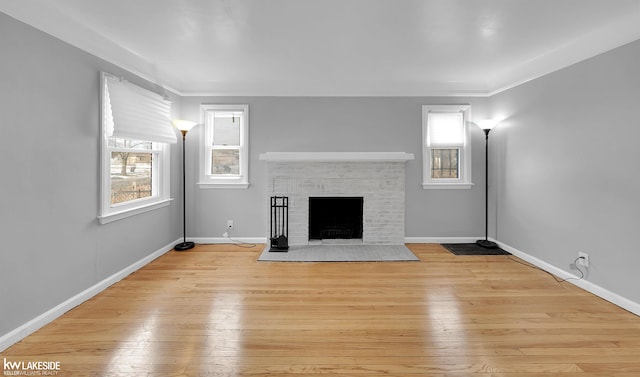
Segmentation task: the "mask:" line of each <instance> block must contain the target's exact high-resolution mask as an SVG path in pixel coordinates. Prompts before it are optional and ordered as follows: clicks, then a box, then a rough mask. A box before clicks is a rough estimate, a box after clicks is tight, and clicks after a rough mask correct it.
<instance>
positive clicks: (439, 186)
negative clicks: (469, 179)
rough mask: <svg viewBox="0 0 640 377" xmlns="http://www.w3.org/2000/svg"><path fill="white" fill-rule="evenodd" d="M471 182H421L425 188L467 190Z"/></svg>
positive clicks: (471, 185)
mask: <svg viewBox="0 0 640 377" xmlns="http://www.w3.org/2000/svg"><path fill="white" fill-rule="evenodd" d="M472 187H473V183H423V184H422V188H423V189H425V190H469V189H470V188H472Z"/></svg>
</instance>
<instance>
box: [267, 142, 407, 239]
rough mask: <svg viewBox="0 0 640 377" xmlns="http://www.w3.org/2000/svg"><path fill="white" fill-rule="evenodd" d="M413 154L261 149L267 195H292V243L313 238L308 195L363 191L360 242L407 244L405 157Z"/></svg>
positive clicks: (353, 194)
mask: <svg viewBox="0 0 640 377" xmlns="http://www.w3.org/2000/svg"><path fill="white" fill-rule="evenodd" d="M412 159H413V154H411V153H403V152H338V153H332V152H326V153H315V152H268V153H263V154H261V155H260V160H263V161H266V162H267V182H268V187H267V197H271V196H275V195H277V196H287V197H289V244H290V245H306V244H308V243H309V198H310V197H362V198H363V209H362V212H363V213H362V243H364V244H390V245H401V244H403V243H404V219H405V162H406V161H408V160H412ZM267 202H268V201H267ZM267 234H268V230H267Z"/></svg>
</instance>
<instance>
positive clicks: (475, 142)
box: [182, 97, 486, 237]
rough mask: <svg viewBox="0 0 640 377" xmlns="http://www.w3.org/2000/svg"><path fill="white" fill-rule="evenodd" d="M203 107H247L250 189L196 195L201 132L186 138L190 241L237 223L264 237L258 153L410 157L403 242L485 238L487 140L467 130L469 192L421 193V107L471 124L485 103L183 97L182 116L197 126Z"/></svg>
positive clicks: (243, 232)
mask: <svg viewBox="0 0 640 377" xmlns="http://www.w3.org/2000/svg"><path fill="white" fill-rule="evenodd" d="M201 103H209V104H215V103H221V104H222V103H239V104H249V119H250V125H249V127H250V130H249V134H250V136H249V138H250V140H249V143H250V146H249V153H250V168H249V169H250V171H249V175H250V177H249V180H250V183H251V186H250V188H249V189H247V190H206V189H199V188H197V187H196V185H195V182H196V179H197V177H198V170H197V169H198V164H197V159H198V139H199V135H200V131H201V128H200V127H197V128H195V129H194V130H193V131H192V132H191V133H190V134H189V135H188V136H187V154H188V155H187V161H188V163H189V170H188V177H187V182H188V187H187V193H188V197H187V208H188V221H187V224H188V227H189V230H188V231H187V232H188V234H189V235H190V236H192V237H221V234H222V233H223V232H224V231H225V227H226V220H229V219H232V220H234V226H235V231H234V232H232V234H231V235H232V236H236V237H266V236H267V235H266V234H265V229H268V223H267V221H268V219H267V215H266V214H267V206H268V200H267V194H266V182H265V180H266V163H265V162H263V161H259V160H258V156H259V154H260V153H264V152H274V151H286V152H290V151H293V152H300V151H314V152H334V151H358V152H359V151H373V152H379V151H386V152H410V153H413V154H414V155H415V160H413V161H409V162H407V166H406V168H407V170H406V175H407V179H406V188H407V189H406V231H405V233H406V236H407V237H465V236H472V237H475V236H480V235H482V234H483V233H484V135H483V133H482V131H481V130H480V129H478V128H477V127H473V128H472V151H473V161H474V163H473V181H474V183H476V186H475V187H474V188H472V189H470V190H424V189H422V186H421V183H422V170H421V169H422V152H421V138H422V126H421V117H422V107H421V106H422V105H426V104H460V103H470V104H471V105H472V117H474V119H478V118H480V119H481V118H483V117H485V116H486V99H484V98H461V97H451V98H443V97H437V98H435V97H390V98H385V97H346V98H341V97H185V98H183V99H182V112H183V115H184V116H185V117H187V118H188V119H192V120H198V119H199V106H200V104H201Z"/></svg>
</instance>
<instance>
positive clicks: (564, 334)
mask: <svg viewBox="0 0 640 377" xmlns="http://www.w3.org/2000/svg"><path fill="white" fill-rule="evenodd" d="M408 247H409V248H411V249H412V251H414V253H415V254H416V255H417V256H418V258H419V259H420V262H412V263H407V262H389V263H379V262H364V263H363V262H359V263H320V262H314V263H291V262H289V263H277V262H258V261H257V258H258V256H259V254H260V252H261V249H262V246H261V245H256V247H253V248H240V247H238V246H235V245H197V246H196V248H195V249H193V250H191V251H188V252H180V253H179V252H174V251H171V252H169V253H167V254H165V255H164V256H162V257H160V258H158V259H157V260H155V261H153V262H152V263H150V264H149V265H147V266H145V267H143V268H142V269H140V270H139V271H137V272H135V273H133V274H132V275H130V276H128V277H127V278H125V279H124V280H122V281H120V282H118V283H116V284H114V285H113V286H112V287H110V288H108V289H107V290H105V291H103V292H102V293H100V294H98V295H97V296H95V297H93V298H92V299H90V300H89V301H87V302H85V303H84V304H82V305H80V306H79V307H77V308H74V309H73V310H71V311H69V312H68V313H66V314H65V315H63V316H62V317H60V318H58V319H57V320H55V321H54V322H52V323H50V324H49V325H47V326H45V327H43V328H42V329H40V330H39V331H37V332H36V333H34V334H32V335H31V336H29V337H27V338H25V339H24V340H23V341H21V342H19V343H17V344H15V345H14V346H12V347H10V348H9V349H7V350H5V351H4V352H2V355H1V356H2V357H3V358H6V359H7V360H10V361H59V362H60V363H61V371H60V373H59V375H61V376H113V377H115V376H144V377H153V376H163V377H165V376H267V375H268V376H283V377H286V376H300V375H302V374H304V375H308V376H314V375H318V376H319V375H327V374H329V375H339V376H345V377H349V376H364V375H366V376H423V377H442V376H447V377H457V376H460V377H462V376H465V377H466V376H473V377H507V376H508V377H516V376H517V377H533V376H546V377H557V376H563V377H567V376H568V377H571V376H575V377H578V376H580V377H604V376H620V377H630V376H637V375H640V318H639V317H637V316H635V315H633V314H631V313H629V312H627V311H625V310H623V309H621V308H619V307H616V306H615V305H612V304H610V303H607V302H605V301H603V300H602V299H600V298H597V297H595V296H593V295H592V294H590V293H588V292H585V291H583V290H581V289H579V288H577V287H576V286H574V285H572V284H569V283H567V282H558V281H557V280H556V279H554V278H553V277H552V276H550V275H549V274H547V273H545V272H542V271H540V270H538V269H536V268H533V267H531V266H527V265H526V263H524V262H523V261H521V260H519V259H517V258H515V257H513V256H454V255H452V254H451V253H449V252H448V251H446V250H445V249H443V248H442V247H441V246H439V245H435V244H409V245H408Z"/></svg>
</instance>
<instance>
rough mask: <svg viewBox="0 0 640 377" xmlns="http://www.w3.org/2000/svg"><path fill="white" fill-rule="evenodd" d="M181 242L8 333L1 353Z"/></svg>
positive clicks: (2, 338) (0, 338) (0, 341)
mask: <svg viewBox="0 0 640 377" xmlns="http://www.w3.org/2000/svg"><path fill="white" fill-rule="evenodd" d="M179 242H182V239H178V240H176V241H174V242H171V243H170V244H167V245H165V246H163V247H162V248H160V249H158V250H156V251H155V252H153V253H151V254H149V255H147V256H146V257H144V258H142V259H140V260H139V261H137V262H135V263H133V264H131V265H129V266H127V267H125V268H123V269H122V270H120V271H118V272H116V273H115V274H113V275H111V276H109V277H108V278H106V279H104V280H102V281H100V282H98V283H97V284H95V285H93V286H91V287H89V288H87V289H85V290H84V291H82V292H80V293H78V294H77V295H75V296H73V297H71V298H69V299H68V300H66V301H64V302H62V303H60V304H58V305H57V306H55V307H54V308H51V309H49V310H47V311H46V312H44V313H42V314H40V315H39V316H37V317H36V318H34V319H32V320H30V321H29V322H27V323H25V324H23V325H22V326H20V327H18V328H16V329H14V330H12V331H10V332H8V333H7V334H4V335H2V336H0V352H1V351H4V350H5V349H7V348H9V347H10V346H12V345H13V344H15V343H17V342H19V341H20V340H22V339H24V338H25V337H27V336H28V335H30V334H32V333H33V332H35V331H37V330H38V329H40V328H42V327H43V326H44V325H46V324H48V323H50V322H52V321H53V320H55V319H56V318H58V317H60V316H61V315H63V314H64V313H66V312H68V311H69V310H71V309H73V308H75V307H76V306H78V305H80V304H82V303H83V302H85V301H87V300H89V299H90V298H92V297H93V296H95V295H97V294H98V293H100V292H102V291H103V290H105V289H107V288H109V287H110V286H111V285H113V284H115V283H117V282H119V281H120V280H122V279H124V278H125V277H127V276H129V275H131V274H132V273H133V272H135V271H137V270H139V269H140V268H142V267H144V266H146V265H147V264H149V263H150V262H151V261H153V260H154V259H156V258H158V257H160V256H161V255H163V254H165V253H166V252H168V251H169V250H171V249H173V246H174V245H175V244H177V243H179Z"/></svg>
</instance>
